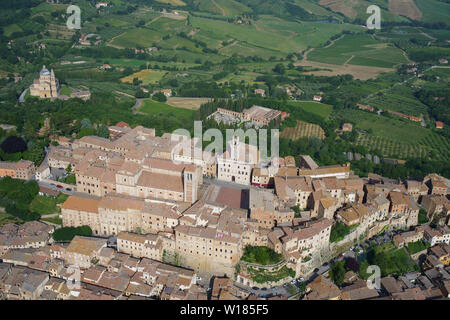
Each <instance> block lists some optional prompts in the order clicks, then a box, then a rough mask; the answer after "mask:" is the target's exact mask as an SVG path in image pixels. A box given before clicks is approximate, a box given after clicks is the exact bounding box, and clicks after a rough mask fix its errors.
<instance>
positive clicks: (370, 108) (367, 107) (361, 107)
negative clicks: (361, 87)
mask: <svg viewBox="0 0 450 320" xmlns="http://www.w3.org/2000/svg"><path fill="white" fill-rule="evenodd" d="M356 106H357V107H358V108H359V109H361V110H367V111H370V112H374V111H375V109H374V108H373V107H371V106H365V105H363V104H360V103H358V104H357V105H356Z"/></svg>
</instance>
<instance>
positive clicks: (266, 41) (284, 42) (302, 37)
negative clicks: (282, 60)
mask: <svg viewBox="0 0 450 320" xmlns="http://www.w3.org/2000/svg"><path fill="white" fill-rule="evenodd" d="M190 21H191V24H192V26H193V27H194V28H199V29H200V31H199V32H198V33H197V34H196V35H195V36H194V38H195V37H199V38H203V41H205V39H215V40H216V41H217V40H220V41H223V40H230V39H235V40H238V41H239V44H240V45H241V46H242V47H247V46H249V47H250V48H251V47H256V48H262V49H265V50H268V51H273V52H277V51H278V52H280V53H291V52H295V51H299V50H304V49H306V48H307V47H308V46H318V45H320V44H323V43H325V42H326V41H327V40H328V39H329V38H330V37H331V36H333V35H335V34H338V33H339V32H341V31H343V30H353V31H358V30H361V29H360V28H359V27H357V26H352V25H348V24H331V23H317V22H293V21H287V20H281V19H278V18H275V17H271V16H260V18H259V20H257V21H255V22H254V23H253V24H252V25H238V24H234V23H228V22H225V21H219V20H212V19H206V18H200V17H191V19H190ZM275 44H276V45H275ZM236 50H239V48H237V49H236ZM230 52H231V51H230ZM240 54H242V55H252V54H251V53H250V54H247V53H246V52H240Z"/></svg>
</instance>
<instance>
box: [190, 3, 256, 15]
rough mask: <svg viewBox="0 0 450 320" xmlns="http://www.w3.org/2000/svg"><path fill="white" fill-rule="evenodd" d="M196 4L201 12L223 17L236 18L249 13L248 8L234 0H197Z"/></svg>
mask: <svg viewBox="0 0 450 320" xmlns="http://www.w3.org/2000/svg"><path fill="white" fill-rule="evenodd" d="M196 3H198V4H199V6H198V8H199V10H201V11H207V12H211V13H214V14H218V15H223V16H237V15H239V14H241V13H243V12H250V11H251V9H250V8H249V7H247V6H246V5H244V4H242V3H240V2H238V1H235V0H197V1H196Z"/></svg>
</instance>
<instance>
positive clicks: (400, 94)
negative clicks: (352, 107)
mask: <svg viewBox="0 0 450 320" xmlns="http://www.w3.org/2000/svg"><path fill="white" fill-rule="evenodd" d="M364 103H365V104H368V105H371V106H373V107H377V108H380V109H382V110H386V109H390V110H393V111H398V112H401V113H404V114H409V115H413V116H417V117H418V116H420V115H421V114H422V115H425V114H427V110H428V108H427V106H426V105H424V104H423V103H422V102H420V101H419V100H418V99H417V98H416V97H415V96H414V91H413V89H412V88H411V87H410V86H403V85H402V86H395V87H394V88H392V89H391V90H389V91H387V92H385V93H383V94H382V95H374V96H372V97H371V98H370V99H367V100H365V101H364Z"/></svg>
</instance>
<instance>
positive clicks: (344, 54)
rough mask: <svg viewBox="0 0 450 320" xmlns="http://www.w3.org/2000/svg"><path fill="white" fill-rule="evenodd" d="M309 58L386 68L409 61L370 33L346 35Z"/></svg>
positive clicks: (398, 51) (337, 63)
mask: <svg viewBox="0 0 450 320" xmlns="http://www.w3.org/2000/svg"><path fill="white" fill-rule="evenodd" d="M352 56H354V57H353V58H352ZM308 60H311V61H318V62H323V63H330V64H336V65H343V64H344V63H346V62H347V63H348V64H354V65H363V66H372V67H385V68H390V67H393V66H394V65H396V64H398V63H405V62H407V61H406V59H405V57H404V56H403V55H402V52H401V51H400V50H399V49H397V48H395V47H394V46H392V45H390V44H387V43H383V42H380V41H377V40H375V39H374V38H373V37H371V36H370V35H368V34H357V35H346V36H345V37H344V38H342V39H340V40H338V41H336V42H335V44H334V45H332V46H330V47H328V48H320V49H316V50H314V51H312V52H310V53H309V54H308Z"/></svg>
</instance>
